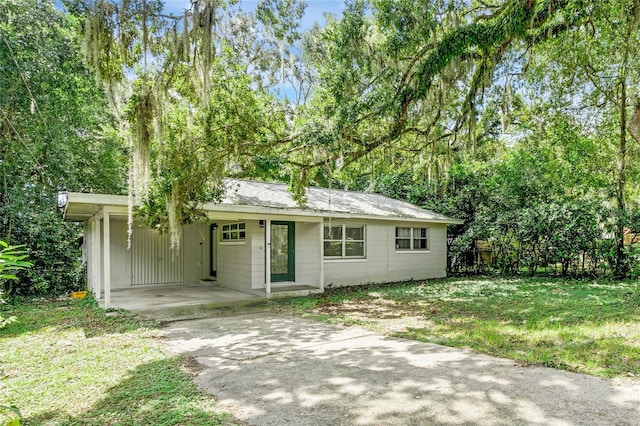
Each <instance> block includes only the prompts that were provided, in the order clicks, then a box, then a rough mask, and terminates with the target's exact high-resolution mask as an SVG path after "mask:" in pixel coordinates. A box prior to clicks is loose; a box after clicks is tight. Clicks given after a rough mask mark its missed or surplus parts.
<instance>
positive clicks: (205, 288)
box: [100, 283, 267, 321]
mask: <svg viewBox="0 0 640 426" xmlns="http://www.w3.org/2000/svg"><path fill="white" fill-rule="evenodd" d="M266 300H267V299H266V296H265V294H264V292H262V293H260V292H258V291H256V292H246V291H240V290H235V289H231V288H226V287H222V286H219V285H216V284H203V283H181V284H163V285H147V286H132V287H127V288H124V289H116V290H112V292H111V305H110V306H109V307H110V308H116V309H118V308H119V309H125V310H128V311H131V312H134V313H136V314H141V315H149V316H153V317H154V318H157V319H158V320H160V321H167V320H179V319H186V318H201V317H206V316H210V315H211V311H212V310H215V309H220V308H232V307H241V306H247V305H253V304H263V303H265V302H266ZM100 302H101V306H104V300H101V301H100Z"/></svg>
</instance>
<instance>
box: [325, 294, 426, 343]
mask: <svg viewBox="0 0 640 426" xmlns="http://www.w3.org/2000/svg"><path fill="white" fill-rule="evenodd" d="M370 296H373V297H372V298H371V299H366V300H357V301H344V302H340V303H327V304H325V305H322V306H320V307H318V308H315V309H313V313H314V314H316V315H332V316H334V317H336V318H343V319H345V320H347V319H348V320H347V321H345V322H358V323H360V324H362V325H365V326H367V328H371V329H373V330H375V331H377V332H379V333H382V334H396V333H401V332H405V331H408V330H410V329H425V328H431V327H433V326H434V325H435V323H434V322H433V321H432V320H430V319H429V318H428V317H427V316H425V313H424V307H422V306H420V307H418V306H412V305H409V304H403V303H399V302H397V301H395V300H389V299H384V298H382V297H381V296H379V295H378V294H376V293H371V294H370Z"/></svg>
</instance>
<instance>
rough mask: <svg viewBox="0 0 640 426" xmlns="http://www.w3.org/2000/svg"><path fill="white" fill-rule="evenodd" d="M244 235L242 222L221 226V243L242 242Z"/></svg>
mask: <svg viewBox="0 0 640 426" xmlns="http://www.w3.org/2000/svg"><path fill="white" fill-rule="evenodd" d="M246 235H247V234H246V231H245V224H244V223H243V222H240V223H228V224H226V225H222V241H244V240H245V238H246Z"/></svg>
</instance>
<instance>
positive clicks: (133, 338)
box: [0, 298, 237, 425]
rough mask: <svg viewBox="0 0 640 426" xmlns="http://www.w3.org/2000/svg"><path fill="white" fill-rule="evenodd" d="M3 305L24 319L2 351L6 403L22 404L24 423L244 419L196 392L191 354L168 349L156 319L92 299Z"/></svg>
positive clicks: (0, 334) (1, 392) (3, 334)
mask: <svg viewBox="0 0 640 426" xmlns="http://www.w3.org/2000/svg"><path fill="white" fill-rule="evenodd" d="M2 309H3V312H7V313H9V314H12V315H17V316H19V317H20V322H17V323H14V324H11V325H10V326H8V327H7V328H5V329H3V330H1V331H0V339H2V344H3V345H4V346H3V348H12V349H13V350H5V351H3V359H2V365H3V369H5V371H11V372H12V373H11V374H10V375H6V376H5V377H3V379H2V387H0V401H3V402H4V403H5V404H6V405H13V404H15V405H20V407H21V409H22V410H21V411H22V415H23V417H24V421H25V423H27V422H28V424H30V425H44V424H65V425H87V424H93V425H98V424H100V425H102V424H129V425H149V424H154V425H156V424H165V425H177V424H207V425H220V424H227V425H228V424H236V423H237V422H236V421H235V419H234V418H233V417H232V416H231V415H230V414H229V413H227V412H225V411H224V410H223V408H222V407H221V406H220V405H218V404H217V403H216V402H215V401H214V399H213V398H211V397H210V396H208V395H206V394H205V393H203V392H201V391H200V390H198V389H197V387H196V386H195V384H194V383H193V382H192V380H191V379H192V376H193V374H194V370H193V367H194V365H193V364H192V363H191V362H190V361H189V359H186V358H182V357H172V356H171V355H170V354H168V353H167V352H166V350H165V349H164V347H163V345H162V342H161V339H160V336H161V333H160V331H159V330H158V324H157V323H155V322H154V321H151V320H148V319H146V320H145V319H141V318H139V317H136V316H134V315H132V314H130V313H127V312H114V313H110V314H108V313H106V312H105V311H104V309H100V308H99V307H98V305H97V303H96V302H95V300H92V299H90V298H89V299H85V300H81V301H76V300H70V299H68V298H65V299H64V300H51V299H31V300H30V299H21V300H20V301H19V303H15V304H10V305H8V306H5V307H3V308H2ZM43 365H46V368H43ZM79 395H82V397H81V398H79V397H78V396H79ZM27 402H28V403H27Z"/></svg>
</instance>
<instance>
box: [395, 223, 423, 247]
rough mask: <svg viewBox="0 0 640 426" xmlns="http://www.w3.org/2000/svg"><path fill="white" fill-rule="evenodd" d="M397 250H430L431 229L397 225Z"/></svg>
mask: <svg viewBox="0 0 640 426" xmlns="http://www.w3.org/2000/svg"><path fill="white" fill-rule="evenodd" d="M396 250H425V251H426V250H429V229H428V228H408V227H407V228H403V227H396Z"/></svg>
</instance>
